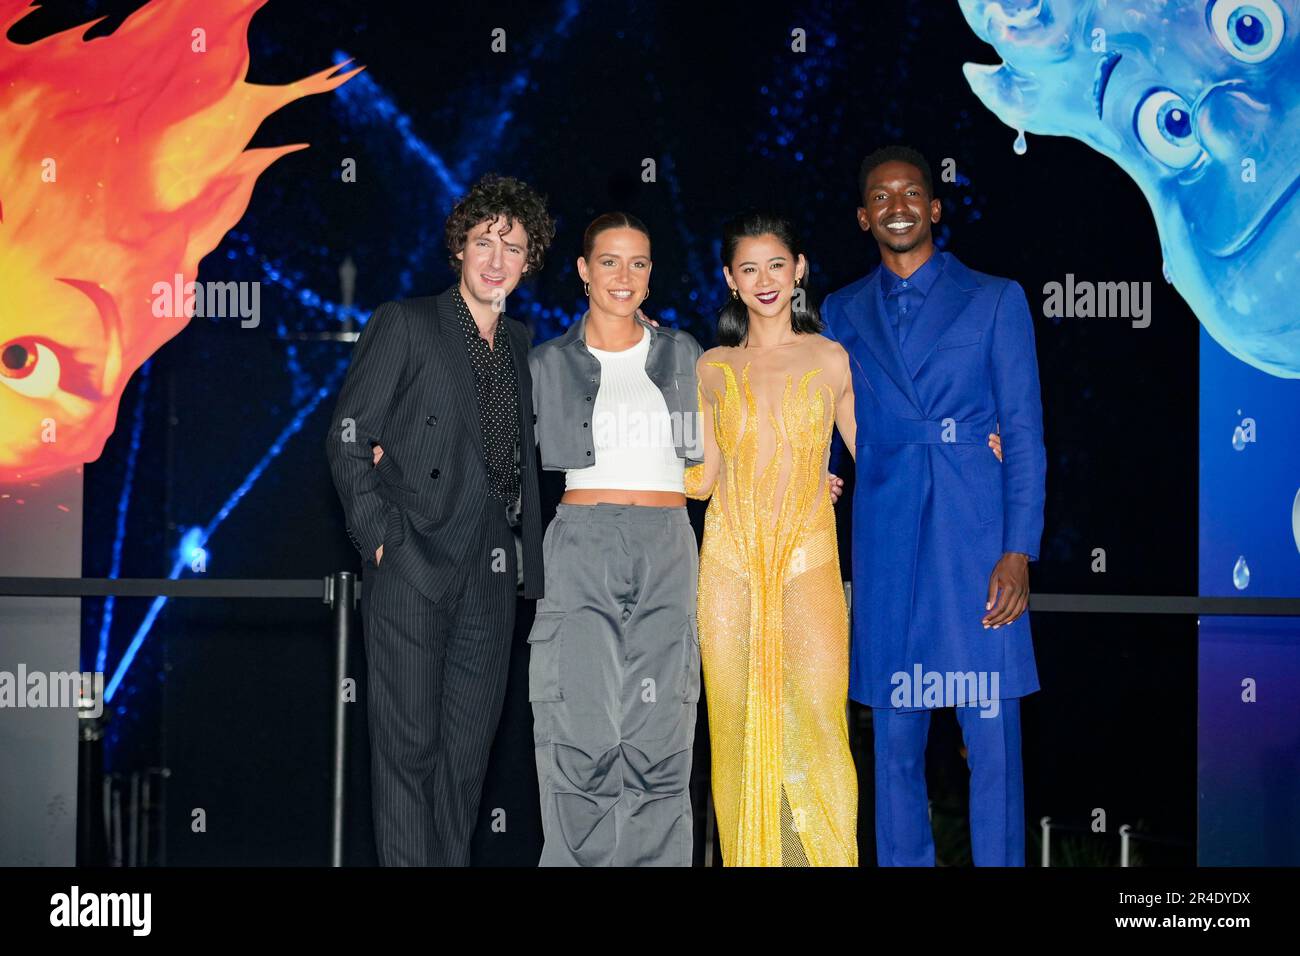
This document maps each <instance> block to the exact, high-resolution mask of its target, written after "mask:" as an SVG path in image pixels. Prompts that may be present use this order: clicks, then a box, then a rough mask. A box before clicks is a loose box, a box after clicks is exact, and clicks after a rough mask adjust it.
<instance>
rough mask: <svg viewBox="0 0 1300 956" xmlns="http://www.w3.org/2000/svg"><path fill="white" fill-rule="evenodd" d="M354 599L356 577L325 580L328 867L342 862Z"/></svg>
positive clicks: (336, 576)
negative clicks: (330, 662)
mask: <svg viewBox="0 0 1300 956" xmlns="http://www.w3.org/2000/svg"><path fill="white" fill-rule="evenodd" d="M355 601H356V577H355V576H354V575H353V574H352V572H351V571H337V572H335V573H334V574H333V575H331V576H330V577H328V578H326V579H325V603H326V604H328V605H330V607H331V609H332V610H333V611H334V767H333V771H332V774H331V777H332V783H333V788H334V793H333V808H332V809H333V821H332V825H331V827H330V866H342V865H343V787H344V784H345V782H346V770H347V739H348V735H347V701H345V700H344V697H343V682H344V681H345V680H346V679H347V677H348V639H349V638H350V637H351V635H352V608H353V604H354V603H355Z"/></svg>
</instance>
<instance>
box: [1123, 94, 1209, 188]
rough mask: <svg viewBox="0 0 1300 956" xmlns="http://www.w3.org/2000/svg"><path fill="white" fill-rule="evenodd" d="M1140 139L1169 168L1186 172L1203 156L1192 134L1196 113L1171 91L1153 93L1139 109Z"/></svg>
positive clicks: (1138, 129)
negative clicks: (1193, 117) (1193, 116)
mask: <svg viewBox="0 0 1300 956" xmlns="http://www.w3.org/2000/svg"><path fill="white" fill-rule="evenodd" d="M1135 124H1136V126H1137V134H1138V139H1140V140H1141V141H1142V145H1143V146H1145V147H1146V150H1147V152H1148V153H1150V154H1151V155H1152V156H1154V157H1155V158H1156V159H1158V160H1160V162H1162V163H1164V164H1165V165H1166V166H1172V167H1173V168H1174V169H1185V168H1186V167H1188V166H1190V165H1191V164H1192V163H1193V162H1195V161H1196V158H1197V157H1198V156H1200V155H1201V146H1200V144H1199V143H1198V142H1197V141H1196V137H1195V135H1193V133H1192V109H1191V107H1190V106H1188V105H1187V101H1186V100H1185V99H1183V98H1182V97H1181V96H1179V95H1178V94H1177V93H1173V92H1171V91H1169V90H1153V91H1151V92H1150V93H1148V94H1147V95H1146V98H1145V99H1144V100H1142V103H1141V105H1139V106H1138V109H1137V119H1136V120H1135Z"/></svg>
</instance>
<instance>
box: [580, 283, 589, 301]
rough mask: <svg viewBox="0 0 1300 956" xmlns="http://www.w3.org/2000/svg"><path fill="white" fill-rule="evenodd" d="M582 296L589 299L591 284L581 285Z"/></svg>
mask: <svg viewBox="0 0 1300 956" xmlns="http://www.w3.org/2000/svg"><path fill="white" fill-rule="evenodd" d="M582 294H583V295H585V296H586V297H587V298H588V299H590V298H591V283H590V282H584V283H583V284H582Z"/></svg>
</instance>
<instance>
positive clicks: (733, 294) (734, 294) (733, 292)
mask: <svg viewBox="0 0 1300 956" xmlns="http://www.w3.org/2000/svg"><path fill="white" fill-rule="evenodd" d="M731 297H732V298H733V299H739V298H740V296H739V295H737V294H736V290H735V289H732V290H731Z"/></svg>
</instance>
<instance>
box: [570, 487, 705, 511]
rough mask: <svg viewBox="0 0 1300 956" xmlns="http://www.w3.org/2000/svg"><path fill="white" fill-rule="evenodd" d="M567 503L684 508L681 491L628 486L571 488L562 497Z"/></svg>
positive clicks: (683, 497) (684, 503)
mask: <svg viewBox="0 0 1300 956" xmlns="http://www.w3.org/2000/svg"><path fill="white" fill-rule="evenodd" d="M560 503H561V504H565V505H641V506H642V507H645V508H684V507H685V506H686V495H685V494H684V493H682V492H680V491H632V490H629V489H627V488H570V489H569V490H568V491H566V492H565V493H564V497H563V498H561V499H560Z"/></svg>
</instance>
